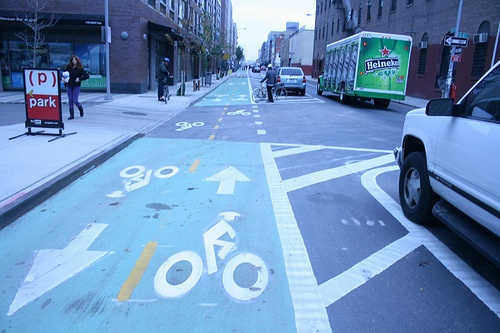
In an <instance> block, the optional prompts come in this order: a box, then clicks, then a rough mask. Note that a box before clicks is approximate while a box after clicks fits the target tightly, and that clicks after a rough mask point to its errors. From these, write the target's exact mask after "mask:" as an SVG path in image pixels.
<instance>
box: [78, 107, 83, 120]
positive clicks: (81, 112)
mask: <svg viewBox="0 0 500 333" xmlns="http://www.w3.org/2000/svg"><path fill="white" fill-rule="evenodd" d="M78 110H80V117H83V106H81V105H80V106H78Z"/></svg>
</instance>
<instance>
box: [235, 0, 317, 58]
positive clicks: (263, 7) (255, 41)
mask: <svg viewBox="0 0 500 333" xmlns="http://www.w3.org/2000/svg"><path fill="white" fill-rule="evenodd" d="M232 4H233V20H234V22H235V23H236V25H237V26H238V45H239V46H241V47H242V48H243V49H244V52H245V59H246V60H255V59H257V54H258V51H259V49H260V47H261V46H262V43H263V42H265V41H266V40H267V35H268V34H269V32H270V31H284V30H286V22H288V21H292V22H299V27H302V26H304V25H306V26H308V27H309V28H310V29H313V28H314V15H315V10H316V8H315V7H316V1H315V0H232ZM307 14H312V15H311V16H307Z"/></svg>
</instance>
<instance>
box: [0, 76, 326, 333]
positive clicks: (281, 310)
mask: <svg viewBox="0 0 500 333" xmlns="http://www.w3.org/2000/svg"><path fill="white" fill-rule="evenodd" d="M245 81H247V82H248V80H247V79H246V78H234V79H233V78H231V79H229V80H227V82H226V83H225V84H224V85H223V88H222V90H219V92H217V91H214V94H225V93H224V89H226V91H229V92H230V93H229V95H230V96H235V95H234V94H237V95H239V94H240V91H239V89H242V92H241V95H243V91H246V96H247V98H248V99H249V87H248V86H246V87H245V85H243V84H241V83H242V82H245ZM232 83H236V84H232ZM231 91H232V93H231ZM207 97H208V100H209V101H210V100H211V99H210V95H209V96H207ZM219 97H220V96H219ZM241 98H243V97H241ZM212 102H213V103H214V105H221V103H222V104H225V105H227V104H228V103H232V102H231V101H230V99H224V100H223V101H216V102H214V101H213V100H212V101H211V102H207V103H212ZM233 102H234V103H237V104H238V101H233ZM200 103H203V101H201V102H200ZM200 103H199V104H200ZM239 104H241V102H239ZM271 156H272V152H271V148H270V146H269V145H267V144H258V143H237V142H231V143H229V142H218V141H211V140H190V139H166V138H142V139H140V140H138V141H136V142H134V143H133V144H132V145H131V146H129V147H128V148H126V149H125V150H123V151H122V152H120V153H118V154H117V155H115V156H114V157H112V158H111V159H110V160H108V161H107V162H106V163H105V164H103V165H101V166H99V167H98V168H96V169H94V170H91V171H89V172H88V173H87V174H86V175H85V176H83V177H82V178H80V179H79V180H77V181H76V182H74V183H72V184H71V185H69V186H68V187H66V188H65V189H64V190H62V191H61V192H59V193H58V194H57V195H55V196H54V197H52V198H51V199H49V200H47V201H46V202H44V203H43V204H41V205H40V206H38V207H36V208H35V209H34V210H32V211H31V212H29V213H27V214H26V215H24V216H23V217H21V218H20V219H18V220H17V221H16V222H14V223H12V224H11V225H10V226H8V227H7V228H5V229H3V230H2V232H1V233H0V250H1V251H2V253H3V256H2V258H1V259H0V265H1V266H2V281H3V284H2V292H1V293H0V304H1V305H0V330H1V331H6V332H27V331H32V332H35V331H44V332H49V331H50V332H68V331H71V332H89V331H101V332H128V331H159V330H161V331H167V332H228V331H236V332H294V331H302V332H308V331H311V330H314V331H329V330H330V328H329V324H328V319H327V318H326V312H325V309H324V307H323V306H322V303H321V301H320V299H319V298H318V295H319V294H318V291H317V285H316V284H315V281H314V277H313V276H312V272H311V271H310V267H309V264H308V259H307V253H306V250H305V247H304V244H303V243H302V240H301V237H300V232H299V231H298V228H297V227H296V225H295V223H294V219H293V214H292V213H291V207H289V203H288V199H287V197H286V193H285V192H284V190H283V189H282V188H281V185H280V180H279V172H278V170H277V167H276V165H275V162H274V159H273V158H272V157H271Z"/></svg>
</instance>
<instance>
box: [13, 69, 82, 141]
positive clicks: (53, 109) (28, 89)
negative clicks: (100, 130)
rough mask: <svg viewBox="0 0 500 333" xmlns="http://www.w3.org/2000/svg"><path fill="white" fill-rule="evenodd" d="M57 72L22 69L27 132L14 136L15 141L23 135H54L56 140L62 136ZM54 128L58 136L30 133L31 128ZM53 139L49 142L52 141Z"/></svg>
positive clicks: (39, 132) (62, 127)
mask: <svg viewBox="0 0 500 333" xmlns="http://www.w3.org/2000/svg"><path fill="white" fill-rule="evenodd" d="M59 77H60V74H59V70H58V69H48V68H24V69H23V79H24V101H25V105H26V121H25V127H26V128H27V129H28V132H26V133H24V134H21V135H18V136H15V137H13V138H10V139H15V138H18V137H20V136H23V135H36V134H40V135H55V136H58V138H61V137H65V136H66V135H71V134H76V132H74V133H68V134H63V133H62V131H63V129H64V123H63V121H62V105H61V86H60V83H59ZM37 127H42V128H56V129H58V130H59V133H58V134H54V133H45V131H44V130H43V131H38V132H32V130H31V129H32V128H37ZM58 138H54V139H52V140H49V142H50V141H54V140H56V139H58ZM10 139H9V140H10Z"/></svg>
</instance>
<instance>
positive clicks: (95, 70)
mask: <svg viewBox="0 0 500 333" xmlns="http://www.w3.org/2000/svg"><path fill="white" fill-rule="evenodd" d="M74 54H76V55H77V56H78V57H79V58H80V59H81V60H82V64H83V69H85V71H86V72H87V73H88V74H89V75H90V78H89V79H88V80H85V81H83V82H82V89H83V90H85V89H93V90H94V89H106V60H105V50H104V45H102V44H76V45H75V52H74Z"/></svg>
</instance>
